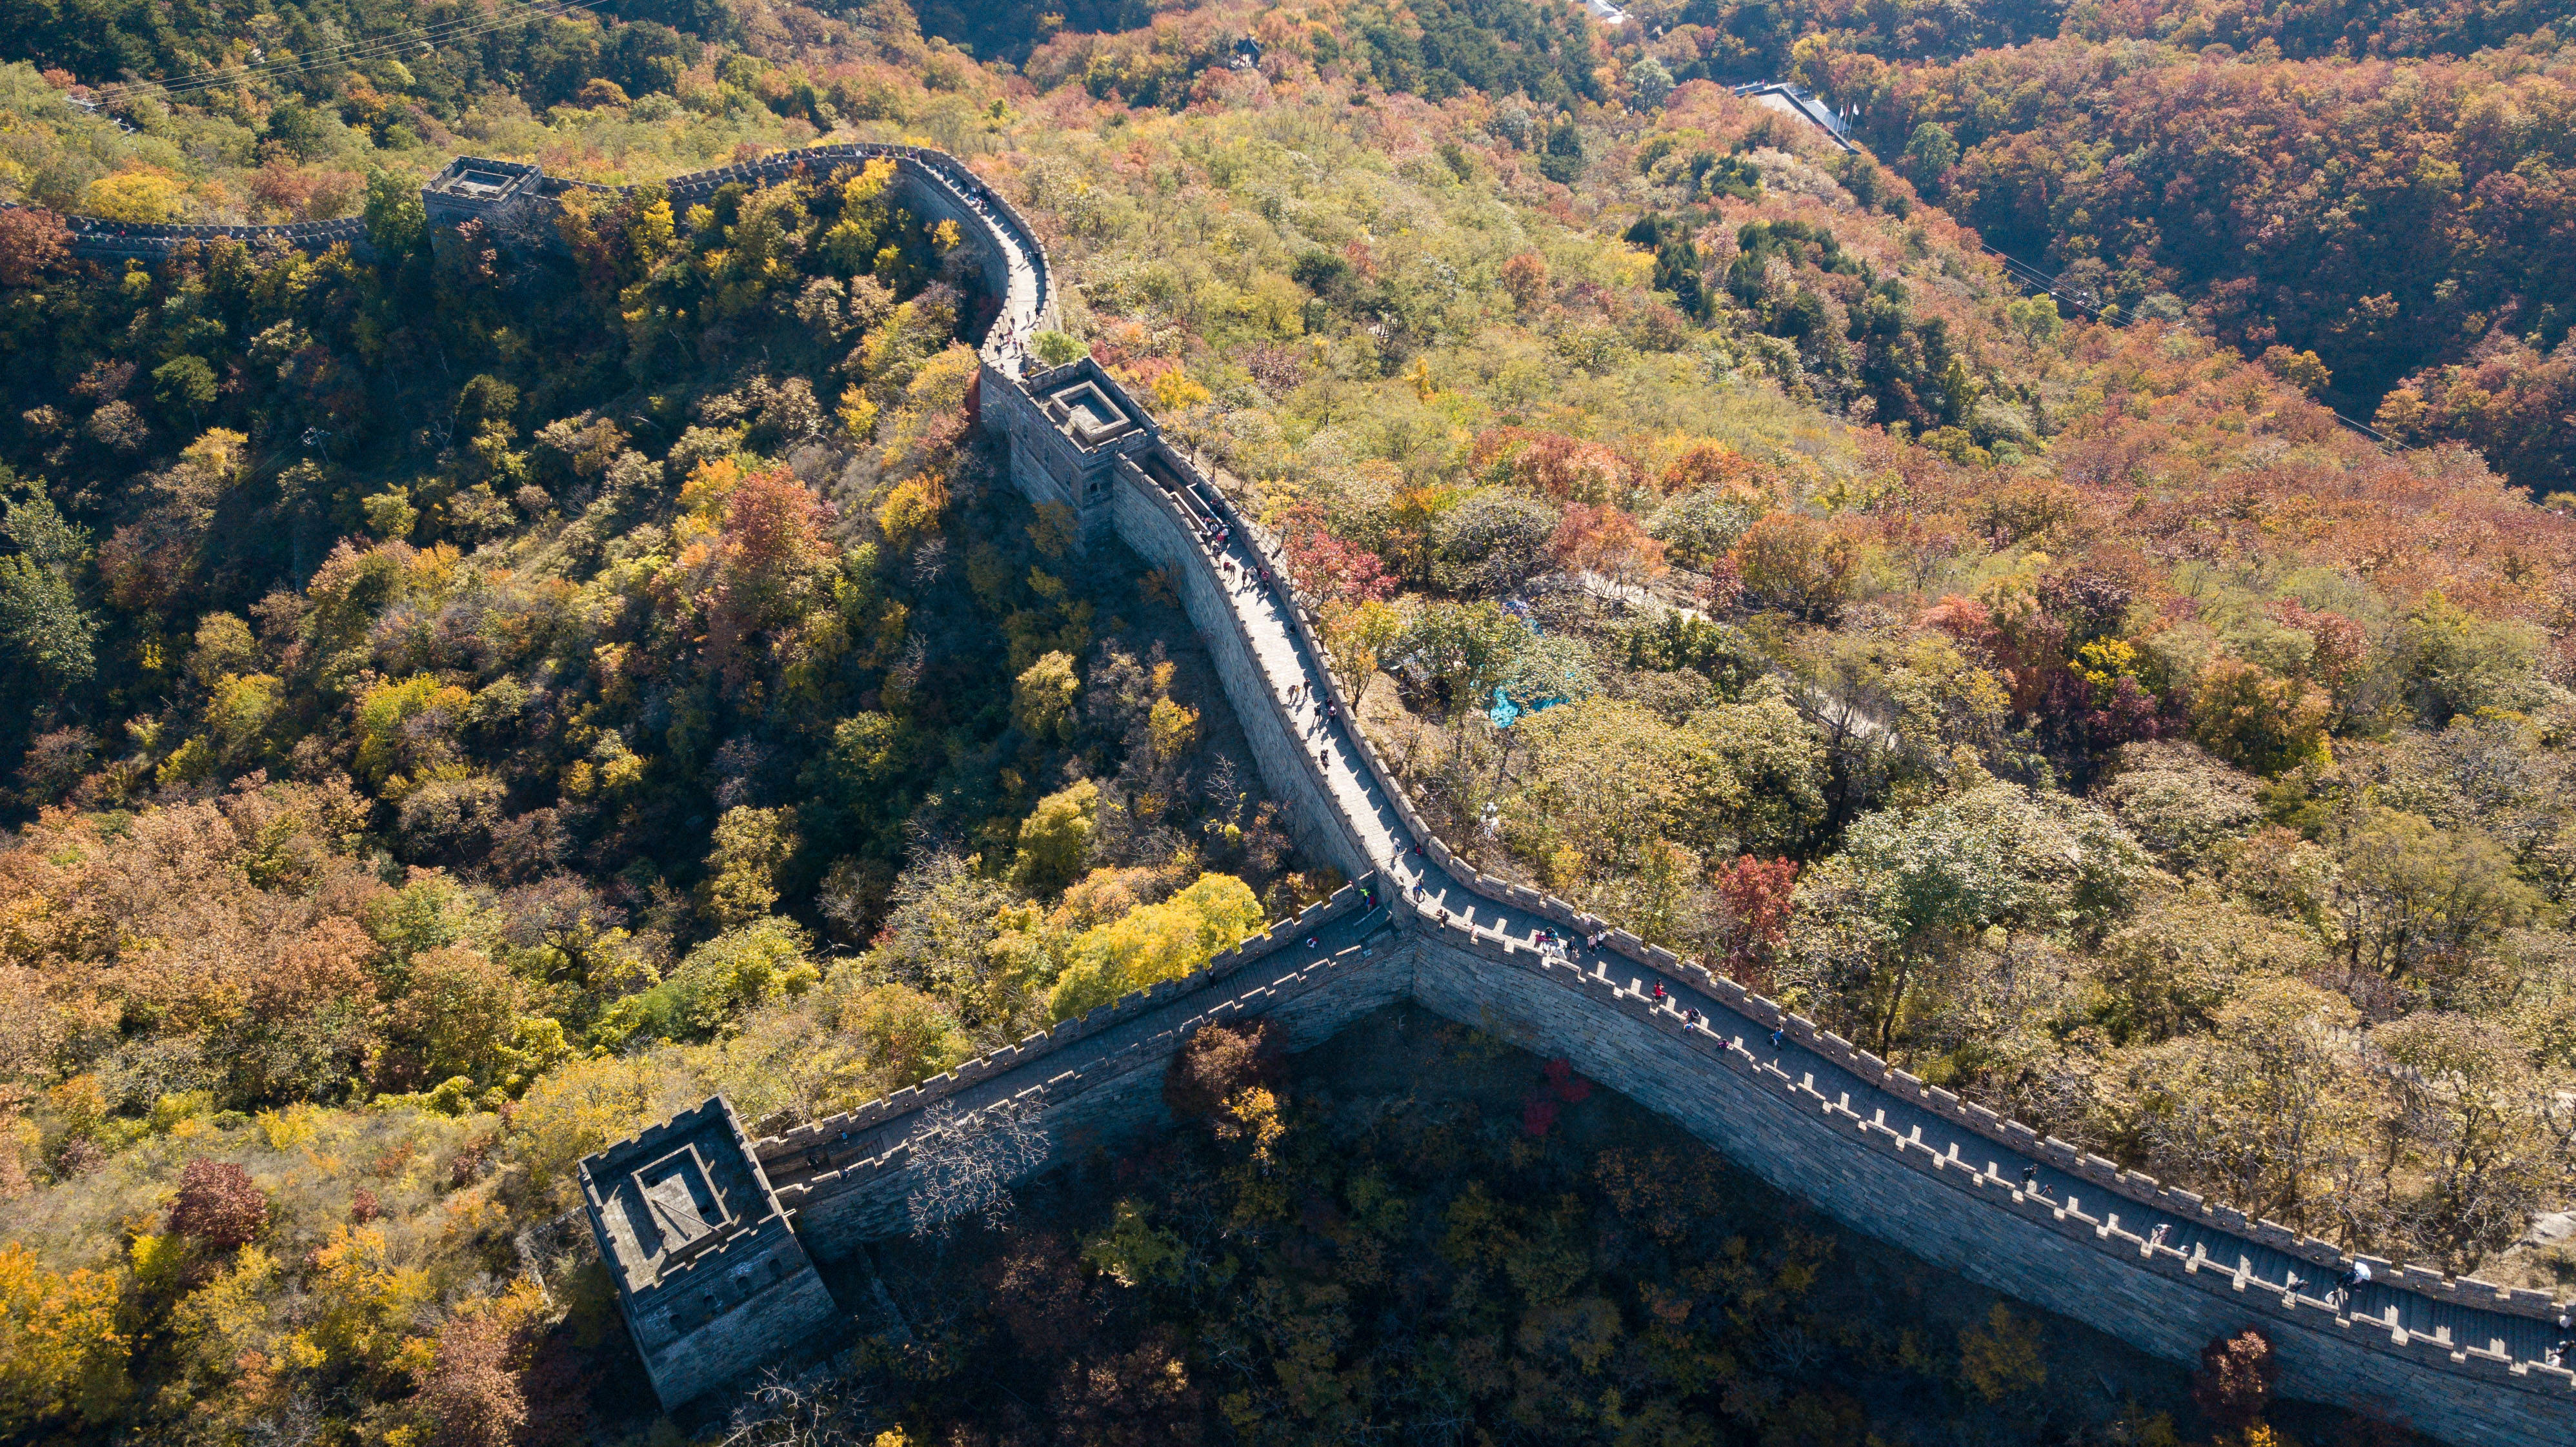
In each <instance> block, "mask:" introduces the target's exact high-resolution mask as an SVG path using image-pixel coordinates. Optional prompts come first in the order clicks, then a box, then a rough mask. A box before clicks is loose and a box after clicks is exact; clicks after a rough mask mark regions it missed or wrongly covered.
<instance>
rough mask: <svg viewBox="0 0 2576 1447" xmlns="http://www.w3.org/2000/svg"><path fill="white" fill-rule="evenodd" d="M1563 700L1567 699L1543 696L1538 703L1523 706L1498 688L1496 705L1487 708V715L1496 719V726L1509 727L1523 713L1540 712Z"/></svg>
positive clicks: (1495, 698) (1495, 699)
mask: <svg viewBox="0 0 2576 1447" xmlns="http://www.w3.org/2000/svg"><path fill="white" fill-rule="evenodd" d="M1563 702H1565V700H1564V699H1561V698H1542V699H1540V700H1538V701H1537V702H1536V703H1533V704H1530V705H1529V706H1527V707H1523V706H1521V705H1520V704H1516V703H1514V702H1512V696H1511V695H1510V694H1508V693H1505V692H1503V691H1502V690H1501V689H1499V688H1498V689H1495V690H1494V706H1493V707H1492V708H1489V709H1487V710H1485V717H1487V718H1489V719H1492V720H1493V721H1494V727H1496V728H1498V729H1507V728H1510V727H1511V726H1512V725H1513V724H1514V723H1517V722H1518V721H1519V720H1520V717H1521V715H1523V714H1527V713H1538V712H1541V711H1543V710H1546V709H1551V708H1554V707H1556V706H1557V705H1558V704H1560V703H1563Z"/></svg>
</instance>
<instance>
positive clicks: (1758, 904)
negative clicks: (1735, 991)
mask: <svg viewBox="0 0 2576 1447" xmlns="http://www.w3.org/2000/svg"><path fill="white" fill-rule="evenodd" d="M1713 882H1714V883H1715V884H1716V886H1717V897H1718V899H1719V900H1720V901H1721V902H1723V903H1724V904H1725V906H1726V933H1725V939H1726V956H1725V960H1724V967H1725V970H1726V974H1727V978H1729V979H1731V980H1733V981H1735V982H1736V983H1737V984H1739V985H1743V986H1746V987H1747V988H1749V989H1757V990H1758V989H1764V988H1767V987H1768V986H1769V985H1770V982H1771V960H1772V957H1773V955H1774V954H1775V953H1776V952H1777V951H1778V950H1779V948H1780V945H1781V944H1782V942H1783V941H1785V940H1787V939H1788V937H1789V912H1790V908H1791V904H1792V902H1793V899H1794V896H1795V895H1796V893H1797V889H1798V861H1796V860H1794V859H1771V860H1762V859H1756V858H1754V857H1753V856H1752V855H1750V854H1747V855H1744V856H1742V857H1740V858H1738V859H1737V860H1736V861H1735V862H1734V863H1733V864H1722V865H1719V866H1718V868H1717V870H1716V872H1715V876H1714V880H1713Z"/></svg>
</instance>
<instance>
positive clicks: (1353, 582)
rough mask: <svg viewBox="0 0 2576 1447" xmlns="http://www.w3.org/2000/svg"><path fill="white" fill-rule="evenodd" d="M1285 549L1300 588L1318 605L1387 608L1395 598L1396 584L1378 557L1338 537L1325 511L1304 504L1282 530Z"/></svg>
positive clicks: (1282, 544)
mask: <svg viewBox="0 0 2576 1447" xmlns="http://www.w3.org/2000/svg"><path fill="white" fill-rule="evenodd" d="M1280 547H1281V548H1282V549H1283V550H1284V551H1285V552H1286V553H1287V554H1288V571H1289V572H1290V573H1291V574H1292V575H1294V576H1295V578H1296V579H1297V585H1298V586H1299V587H1301V588H1303V589H1305V590H1306V592H1307V594H1308V595H1309V596H1311V597H1313V598H1315V599H1316V600H1317V601H1318V602H1321V603H1326V604H1334V603H1338V604H1343V605H1350V604H1356V603H1382V602H1384V601H1386V600H1387V599H1388V598H1390V597H1392V596H1394V594H1395V579H1394V577H1393V576H1391V575H1390V574H1389V573H1388V572H1387V570H1386V563H1385V561H1384V560H1383V559H1381V558H1379V557H1378V555H1377V554H1375V553H1372V552H1370V551H1369V550H1368V549H1366V548H1363V547H1361V546H1359V545H1358V544H1357V543H1353V542H1349V541H1347V540H1345V539H1343V538H1339V537H1336V536H1334V534H1333V531H1332V529H1331V528H1330V527H1329V526H1327V525H1326V524H1325V521H1324V510H1323V509H1322V508H1319V507H1317V506H1315V505H1314V504H1312V503H1299V504H1297V505H1296V506H1294V507H1292V508H1290V509H1289V510H1288V515H1287V517H1286V518H1285V519H1284V520H1283V525H1282V526H1281V528H1280Z"/></svg>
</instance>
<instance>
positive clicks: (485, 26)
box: [89, 0, 604, 106]
mask: <svg viewBox="0 0 2576 1447" xmlns="http://www.w3.org/2000/svg"><path fill="white" fill-rule="evenodd" d="M602 3H604V0H556V3H555V4H554V5H552V6H548V5H541V4H534V3H529V4H526V5H524V7H523V8H520V9H518V10H515V11H512V10H510V7H509V6H508V5H506V4H505V6H504V7H503V8H504V11H505V13H503V14H501V15H499V16H497V17H496V16H495V15H492V14H482V15H473V16H466V17H460V18H458V19H454V20H443V21H440V22H439V23H438V24H436V25H429V26H412V27H409V28H407V29H405V30H403V31H400V32H398V33H395V34H391V35H382V36H377V37H375V38H373V39H369V40H356V41H349V42H346V43H344V44H340V45H335V46H328V47H325V48H324V49H321V50H318V51H314V52H312V53H311V54H308V55H302V56H298V57H296V58H295V59H293V60H281V61H273V62H270V63H268V64H265V65H252V66H231V67H226V68H224V69H221V70H212V71H207V72H204V73H203V74H200V75H195V76H190V77H187V78H186V79H182V80H175V81H155V80H140V81H128V82H124V83H121V84H117V85H107V86H93V87H91V88H90V96H89V103H90V104H91V105H93V106H99V105H114V104H116V103H118V102H121V101H124V100H128V99H131V98H132V97H134V96H137V95H141V94H144V93H146V92H158V93H160V94H163V95H184V94H190V93H193V92H197V91H203V90H211V89H214V88H216V87H219V86H226V85H236V84H240V83H242V82H245V81H249V80H254V79H275V78H277V77H280V76H287V75H294V74H297V73H299V72H302V71H308V70H318V69H321V68H322V67H324V66H337V65H349V64H353V63H356V62H359V61H365V60H374V59H379V58H381V57H384V56H387V55H393V54H399V53H401V52H402V51H405V50H408V49H411V48H413V47H415V46H417V47H419V48H420V49H424V50H429V49H435V48H436V43H452V42H455V41H459V40H470V39H473V38H474V37H476V36H479V35H489V34H491V33H493V32H495V31H499V30H507V29H509V28H510V27H512V26H514V25H520V24H524V23H526V22H527V21H528V20H529V19H531V18H546V19H557V20H566V19H570V18H572V17H573V16H574V15H576V14H587V13H589V12H590V11H592V10H593V9H595V8H597V7H598V6H599V5H601V4H602Z"/></svg>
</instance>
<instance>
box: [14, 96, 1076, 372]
mask: <svg viewBox="0 0 2576 1447" xmlns="http://www.w3.org/2000/svg"><path fill="white" fill-rule="evenodd" d="M876 160H884V161H890V162H892V163H893V165H894V168H895V183H896V187H897V189H898V193H899V194H900V195H901V197H902V199H903V201H904V202H905V204H907V205H908V206H910V207H911V208H912V209H913V210H914V211H915V212H916V213H917V214H920V215H923V216H926V217H928V218H929V219H931V220H932V221H934V222H936V221H953V222H955V223H956V224H957V230H958V236H959V243H960V245H962V246H965V247H967V248H969V249H970V251H971V254H972V255H973V256H974V257H975V260H976V262H977V265H978V268H979V270H980V272H981V274H982V277H983V282H984V287H985V289H986V291H987V293H988V294H989V297H990V299H991V301H992V302H993V304H994V311H995V315H994V318H993V321H992V324H991V326H990V327H989V329H988V330H987V333H986V335H985V339H984V360H985V362H986V363H987V365H989V366H992V367H994V368H996V369H998V370H1000V371H1002V372H1003V373H1005V374H1006V375H1009V376H1014V377H1016V376H1017V375H1019V372H1020V369H1021V366H1022V359H1023V358H1024V357H1025V356H1026V354H1027V350H1028V344H1029V339H1030V338H1031V337H1032V336H1033V335H1034V334H1035V333H1036V332H1038V331H1040V330H1042V329H1044V328H1045V327H1048V326H1051V325H1053V322H1054V317H1055V300H1054V293H1053V290H1052V288H1051V286H1050V283H1049V278H1048V274H1047V260H1046V249H1045V247H1043V246H1041V245H1040V244H1039V243H1038V240H1037V233H1036V232H1035V231H1033V230H1031V229H1030V227H1029V225H1028V223H1027V221H1026V220H1024V219H1023V218H1022V217H1021V216H1020V213H1019V212H1018V211H1017V210H1016V209H1015V208H1013V206H1012V205H1011V203H1010V201H1009V200H1008V199H1006V198H1005V197H1004V196H1003V195H1002V194H1001V193H1000V192H998V191H996V190H994V189H993V188H992V187H991V186H990V185H989V184H987V183H986V182H985V181H984V179H983V178H982V177H981V176H978V175H976V174H975V172H974V170H973V169H972V168H971V167H969V166H967V165H966V164H964V163H963V162H961V161H959V160H958V159H957V158H956V157H954V156H951V155H949V154H948V153H947V152H945V151H934V150H931V149H929V148H928V147H925V146H906V145H895V144H890V143H885V142H876V141H842V142H836V143H833V144H831V145H823V146H807V147H804V148H801V149H798V150H792V151H779V152H775V153H772V154H770V155H767V156H762V157H759V158H758V159H756V160H750V161H741V162H736V163H734V164H732V165H727V166H718V167H715V168H713V169H710V170H704V171H691V172H687V173H685V174H682V175H678V176H673V177H670V178H669V179H667V180H665V181H662V182H660V183H659V184H660V186H661V187H662V189H663V190H664V191H666V192H668V193H669V195H670V197H671V199H672V201H673V202H674V203H675V204H678V205H682V206H686V205H688V204H691V203H693V202H696V201H701V200H704V199H705V198H707V197H709V196H712V195H714V194H715V193H716V192H717V191H719V190H721V189H723V188H724V187H725V186H727V185H731V184H735V183H740V184H743V185H747V186H764V185H771V184H774V183H776V182H779V181H783V180H789V179H806V180H813V181H817V182H820V181H823V180H826V179H828V178H829V177H830V176H831V175H832V174H833V173H834V172H836V171H838V170H839V169H841V168H842V167H844V166H864V165H866V164H867V163H868V162H870V161H876ZM633 189H634V188H633V187H627V186H602V185H599V184H596V183H594V182H589V181H574V180H567V179H565V178H563V177H559V176H548V175H547V174H546V173H545V171H544V170H543V168H541V167H538V166H535V165H532V164H530V163H528V162H525V161H501V160H492V159H488V158H485V157H480V156H459V157H457V158H456V159H455V160H453V161H450V162H449V163H448V164H447V165H446V167H445V168H443V169H442V170H440V171H439V173H438V174H437V175H435V176H432V177H431V178H430V179H429V180H428V181H427V182H425V183H424V184H423V185H422V186H421V193H420V196H421V205H422V208H423V209H424V210H425V211H426V212H427V213H428V217H429V222H430V224H431V226H433V227H435V228H439V229H442V230H452V229H454V228H456V227H460V226H464V225H467V224H468V223H474V224H479V225H481V226H483V227H484V228H485V229H486V230H487V231H488V232H489V234H490V235H491V236H492V237H493V238H494V239H495V240H496V241H498V242H499V243H500V244H501V245H502V246H503V247H504V248H505V249H509V250H513V251H536V252H547V251H560V250H562V249H563V238H562V236H561V234H560V232H558V231H557V229H556V227H555V225H554V223H555V219H556V218H557V217H558V216H560V215H561V214H562V210H563V205H564V197H565V196H566V195H568V194H570V193H573V192H576V191H582V192H589V193H591V194H594V195H598V196H603V197H622V196H624V195H626V194H627V193H629V192H631V191H632V190H633ZM10 209H19V208H17V207H16V206H14V205H13V204H12V203H0V210H10ZM61 220H62V222H63V226H64V228H65V229H66V230H67V231H68V232H69V233H70V237H71V240H70V249H71V252H72V254H73V255H75V256H83V257H88V258H90V259H92V260H98V261H121V260H133V261H148V262H157V261H162V260H166V259H168V258H169V257H171V256H174V255H177V254H178V253H179V252H180V251H181V250H182V249H184V248H186V247H188V246H190V245H198V246H204V245H211V244H214V243H217V242H225V241H230V242H238V243H240V244H242V245H244V246H250V247H271V246H282V247H287V248H291V249H297V250H304V251H322V250H326V249H328V248H330V247H333V246H343V245H345V246H348V247H350V248H351V249H352V250H355V251H360V252H364V251H365V250H367V227H366V223H365V222H364V221H361V220H358V219H356V218H354V217H352V218H349V219H346V220H340V221H302V222H295V223H292V224H288V225H282V226H226V225H213V224H175V223H151V222H129V221H108V220H104V219H102V218H100V217H96V216H81V215H76V214H65V215H63V216H62V217H61Z"/></svg>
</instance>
